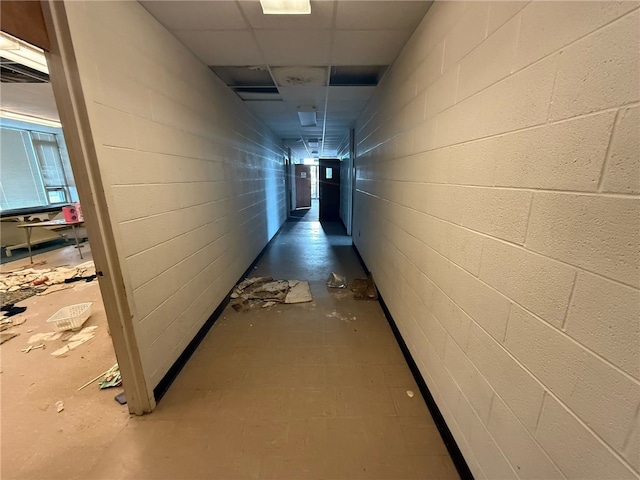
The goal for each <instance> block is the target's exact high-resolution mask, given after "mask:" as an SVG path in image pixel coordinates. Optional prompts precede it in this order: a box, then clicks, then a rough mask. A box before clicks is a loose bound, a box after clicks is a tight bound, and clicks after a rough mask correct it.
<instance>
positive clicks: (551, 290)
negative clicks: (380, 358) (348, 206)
mask: <svg viewBox="0 0 640 480" xmlns="http://www.w3.org/2000/svg"><path fill="white" fill-rule="evenodd" d="M639 7H640V6H639V5H638V3H637V2H599V1H595V2H591V1H578V2H486V3H485V2H468V3H460V2H435V3H434V5H433V6H432V7H431V9H430V10H429V12H428V13H427V15H426V16H425V18H424V19H423V21H422V23H421V24H420V25H419V27H418V28H417V30H416V31H415V33H414V35H413V36H412V38H411V39H410V40H409V42H408V43H407V45H406V46H405V48H404V50H403V51H402V52H401V54H400V56H399V57H398V61H397V63H396V64H394V65H393V66H392V67H391V70H390V71H389V73H388V74H387V75H386V77H385V78H384V79H383V81H382V82H381V85H380V86H379V87H378V89H377V90H376V94H375V96H374V98H373V99H372V101H371V102H370V103H369V105H367V107H366V110H365V113H364V114H363V115H362V117H361V118H360V119H359V120H358V122H357V125H356V129H355V130H356V143H357V148H356V151H357V152H358V157H357V158H356V168H357V172H356V186H357V191H356V195H355V197H354V217H353V221H354V228H353V232H354V237H353V239H354V243H355V245H356V246H357V248H358V250H359V251H360V253H361V255H362V256H363V258H364V260H365V262H366V263H367V266H368V267H369V268H370V269H371V271H372V272H373V275H374V278H376V280H377V283H378V287H379V290H380V292H381V294H382V296H383V298H384V299H385V301H387V305H388V306H389V309H390V311H391V313H392V315H393V316H394V318H395V319H396V321H397V322H398V324H399V325H400V330H401V333H402V335H403V336H404V338H405V340H406V342H407V344H408V345H410V349H411V352H412V354H413V355H414V356H415V357H416V358H417V359H418V365H419V368H420V369H421V371H422V372H423V374H424V375H425V378H427V382H428V383H429V386H430V387H431V388H432V389H433V391H434V398H435V399H436V402H437V403H438V405H439V407H440V409H441V411H443V412H445V413H444V416H445V418H446V419H447V421H448V422H449V424H450V425H451V430H452V432H453V434H454V436H455V437H456V439H457V440H458V442H459V445H460V446H461V449H462V451H463V453H464V455H465V457H466V458H467V459H468V463H469V466H470V468H471V469H472V471H473V473H474V475H475V476H476V478H565V477H566V478H589V479H602V480H604V479H607V480H608V479H610V478H640V471H639V464H640V462H639V461H638V458H639V457H640V452H639V451H638V429H637V425H636V424H637V422H638V411H639V409H640V381H639V378H640V372H639V369H640V365H639V362H640V358H639V356H638V352H639V351H640V337H639V335H640V333H639V330H640V326H639V325H640V305H639V302H640V292H639V290H638V286H639V285H640V271H639V267H640V197H638V193H640V163H639V162H640V160H639V159H640V133H639V132H640V114H639V112H640V107H639V105H638V100H639V99H640V93H639V92H640V88H639V84H640V79H639V77H638V74H639V72H640V68H639V59H640V46H639V45H640V39H639V38H638V34H639V32H640V29H639V28H638V25H639V24H640V18H639V15H640V10H639ZM412 102H413V103H415V105H413V106H412V105H411V104H412ZM421 112H422V113H424V116H423V117H420V113H421ZM403 132H404V134H403ZM382 252H384V253H382ZM416 310H418V311H416ZM443 352H444V353H443ZM634 425H636V426H635V427H634Z"/></svg>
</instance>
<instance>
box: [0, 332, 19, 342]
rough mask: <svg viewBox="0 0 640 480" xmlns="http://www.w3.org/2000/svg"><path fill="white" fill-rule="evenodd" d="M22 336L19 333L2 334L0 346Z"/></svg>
mask: <svg viewBox="0 0 640 480" xmlns="http://www.w3.org/2000/svg"><path fill="white" fill-rule="evenodd" d="M18 335H20V334H19V333H18V332H0V345H2V344H3V343H4V342H8V341H9V340H11V339H12V338H15V337H17V336H18Z"/></svg>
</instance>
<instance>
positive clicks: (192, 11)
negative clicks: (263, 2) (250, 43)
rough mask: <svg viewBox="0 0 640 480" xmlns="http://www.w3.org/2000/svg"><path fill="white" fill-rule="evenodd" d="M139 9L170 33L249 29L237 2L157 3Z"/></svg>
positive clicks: (146, 4) (145, 2)
mask: <svg viewBox="0 0 640 480" xmlns="http://www.w3.org/2000/svg"><path fill="white" fill-rule="evenodd" d="M141 3H142V6H143V7H144V8H146V9H147V11H148V12H149V13H151V15H153V16H154V17H156V19H157V20H158V21H160V23H162V24H163V25H164V26H165V27H167V28H168V29H169V30H241V29H245V28H248V25H247V22H246V21H245V20H244V18H243V16H242V12H240V9H239V8H238V5H237V4H236V2H228V1H225V2H203V1H198V2H192V1H181V2H158V1H157V0H156V1H144V2H141Z"/></svg>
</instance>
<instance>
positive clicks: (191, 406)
mask: <svg viewBox="0 0 640 480" xmlns="http://www.w3.org/2000/svg"><path fill="white" fill-rule="evenodd" d="M350 245H351V241H350V238H349V237H346V236H345V235H344V229H343V228H342V226H341V225H340V224H324V225H321V224H320V223H318V222H299V221H298V222H290V223H287V224H286V226H285V228H284V229H283V231H282V232H281V234H280V235H279V237H278V238H277V240H276V241H275V242H274V243H273V244H272V246H271V247H270V248H269V250H268V251H267V253H266V254H265V255H264V257H263V258H262V259H261V261H260V262H259V264H258V268H257V269H256V270H255V274H256V275H271V276H273V277H275V278H283V279H294V278H295V279H300V280H309V282H310V285H311V290H312V293H313V296H314V302H313V303H308V304H299V305H276V306H274V307H270V308H258V309H255V310H251V311H248V312H242V313H238V312H236V311H234V310H233V309H231V308H227V309H226V310H225V311H224V313H223V315H222V316H221V318H220V319H219V320H218V321H217V323H216V324H215V325H214V326H213V328H212V329H211V331H210V332H209V334H208V335H207V337H206V338H205V339H204V341H203V342H202V344H201V345H200V347H199V348H198V350H197V351H196V353H195V354H194V356H193V357H192V358H191V360H190V361H189V363H188V364H187V365H186V366H185V368H184V370H183V371H182V372H181V374H180V376H179V377H178V378H177V379H176V381H175V383H174V384H173V386H172V387H171V389H170V390H169V392H168V393H167V394H166V396H165V398H164V399H163V400H162V401H161V402H160V404H159V405H158V408H157V409H156V411H155V412H154V413H153V414H151V415H148V416H145V417H143V418H141V419H138V418H132V419H131V420H130V422H129V424H128V425H127V427H126V428H125V429H124V430H123V432H122V433H121V434H120V436H119V437H118V438H116V441H115V442H114V443H113V444H112V445H111V447H110V448H109V449H108V450H107V451H106V452H104V454H103V455H102V457H101V459H100V460H99V461H98V463H97V464H96V465H95V467H94V468H93V470H92V472H91V475H90V477H91V478H109V479H113V478H135V479H142V478H153V479H159V478H181V479H184V478H210V479H277V478H280V479H290V480H303V479H385V480H392V479H419V478H421V479H424V478H429V479H439V478H443V479H453V478H458V476H457V474H456V472H455V469H454V467H453V464H452V462H451V460H450V458H449V456H448V454H447V451H446V449H445V447H444V445H443V443H442V440H441V439H440V436H439V435H438V432H437V429H436V427H435V425H434V423H433V420H432V419H431V417H430V415H429V412H428V410H427V407H426V406H425V404H424V401H423V400H422V398H421V396H420V394H419V392H418V388H417V386H416V384H415V382H414V380H413V378H412V377H411V374H410V372H409V368H408V367H407V365H406V363H405V362H404V359H403V357H402V354H401V351H400V349H399V347H398V345H397V343H396V342H395V339H394V337H393V334H392V332H391V330H390V328H389V326H388V324H387V322H386V320H385V318H384V316H383V313H382V310H381V309H380V306H379V305H378V304H377V302H367V301H358V300H354V299H353V298H352V296H351V294H350V292H348V291H346V290H330V289H328V288H327V287H326V286H325V284H324V282H325V280H326V277H327V276H328V274H329V273H330V272H331V271H336V272H339V273H343V274H346V275H347V276H348V277H349V278H350V279H353V278H354V277H361V276H363V271H362V268H361V266H360V264H359V263H358V260H357V258H356V255H355V253H354V252H353V250H352V248H351V246H350ZM407 390H412V391H414V392H415V393H416V395H415V396H414V397H413V398H410V397H409V396H407Z"/></svg>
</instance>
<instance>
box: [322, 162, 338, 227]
mask: <svg viewBox="0 0 640 480" xmlns="http://www.w3.org/2000/svg"><path fill="white" fill-rule="evenodd" d="M319 216H320V220H321V221H322V220H326V221H330V222H337V221H339V220H340V160H337V159H320V215H319Z"/></svg>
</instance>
